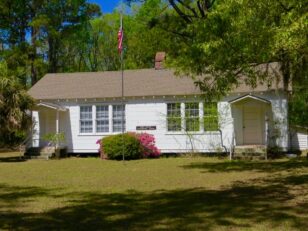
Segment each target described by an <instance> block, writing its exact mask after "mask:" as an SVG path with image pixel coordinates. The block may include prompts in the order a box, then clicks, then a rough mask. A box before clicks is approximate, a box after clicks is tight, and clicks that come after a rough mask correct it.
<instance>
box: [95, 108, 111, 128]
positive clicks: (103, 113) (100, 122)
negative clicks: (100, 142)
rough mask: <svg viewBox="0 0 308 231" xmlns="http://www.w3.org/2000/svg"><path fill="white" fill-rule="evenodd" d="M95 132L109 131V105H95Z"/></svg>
mask: <svg viewBox="0 0 308 231" xmlns="http://www.w3.org/2000/svg"><path fill="white" fill-rule="evenodd" d="M96 132H109V106H108V105H104V106H96Z"/></svg>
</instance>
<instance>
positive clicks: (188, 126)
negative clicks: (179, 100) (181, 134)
mask: <svg viewBox="0 0 308 231" xmlns="http://www.w3.org/2000/svg"><path fill="white" fill-rule="evenodd" d="M185 130H186V131H188V132H190V131H199V130H200V118H199V103H185Z"/></svg>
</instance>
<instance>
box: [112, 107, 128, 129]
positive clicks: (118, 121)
mask: <svg viewBox="0 0 308 231" xmlns="http://www.w3.org/2000/svg"><path fill="white" fill-rule="evenodd" d="M122 120H123V124H122ZM112 125H113V126H112V128H113V132H121V131H122V126H123V131H125V106H123V105H113V106H112Z"/></svg>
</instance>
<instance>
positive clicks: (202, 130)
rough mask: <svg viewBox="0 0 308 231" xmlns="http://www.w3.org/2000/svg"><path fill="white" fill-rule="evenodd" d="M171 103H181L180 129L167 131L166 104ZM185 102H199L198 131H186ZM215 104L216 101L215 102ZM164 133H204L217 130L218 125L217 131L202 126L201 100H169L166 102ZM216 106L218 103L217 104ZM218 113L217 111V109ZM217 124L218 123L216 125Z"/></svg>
mask: <svg viewBox="0 0 308 231" xmlns="http://www.w3.org/2000/svg"><path fill="white" fill-rule="evenodd" d="M171 103H180V104H181V131H171V130H170V131H169V130H168V104H171ZM187 103H198V104H199V131H186V117H185V116H186V115H185V114H186V111H185V106H186V104H187ZM215 103H216V104H217V102H215ZM165 104H166V107H165V108H166V134H187V133H188V134H205V133H215V132H219V127H218V130H217V131H209V130H206V129H205V128H204V103H203V102H202V101H193V100H192V101H188V100H187V101H184V102H179V101H170V102H166V103H165ZM217 107H218V105H217ZM217 113H218V111H217ZM217 118H219V115H217ZM218 126H219V125H218Z"/></svg>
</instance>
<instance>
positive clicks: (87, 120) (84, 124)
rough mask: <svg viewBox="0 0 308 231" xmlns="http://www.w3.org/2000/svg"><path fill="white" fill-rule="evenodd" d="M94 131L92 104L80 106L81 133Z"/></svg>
mask: <svg viewBox="0 0 308 231" xmlns="http://www.w3.org/2000/svg"><path fill="white" fill-rule="evenodd" d="M92 131H93V121H92V106H80V133H91V132H92Z"/></svg>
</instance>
